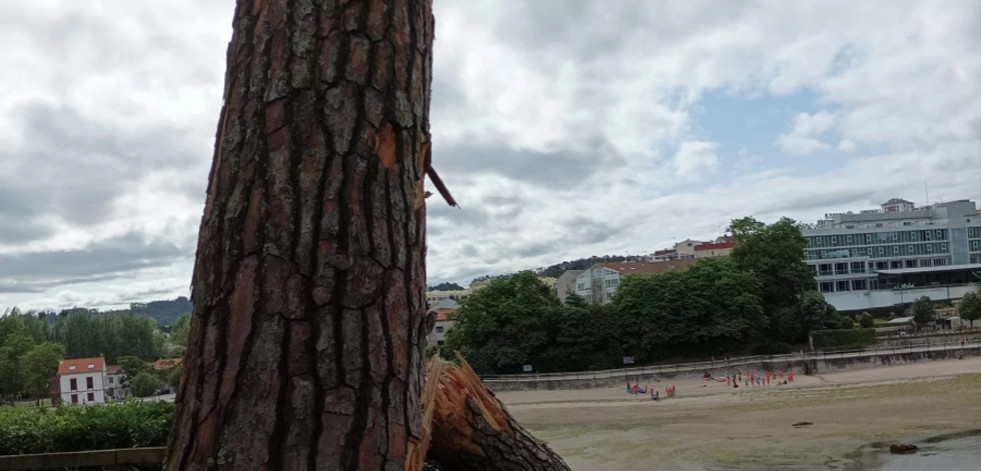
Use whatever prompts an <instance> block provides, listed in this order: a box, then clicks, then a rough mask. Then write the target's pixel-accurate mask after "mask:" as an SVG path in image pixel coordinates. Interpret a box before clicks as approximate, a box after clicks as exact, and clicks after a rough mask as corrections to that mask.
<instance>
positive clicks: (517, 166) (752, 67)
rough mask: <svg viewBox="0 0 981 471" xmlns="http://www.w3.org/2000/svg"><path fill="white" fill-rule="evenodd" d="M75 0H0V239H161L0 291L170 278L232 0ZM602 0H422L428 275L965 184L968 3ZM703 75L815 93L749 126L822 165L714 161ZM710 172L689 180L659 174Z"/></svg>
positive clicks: (183, 282) (115, 293)
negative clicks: (97, 275) (456, 204)
mask: <svg viewBox="0 0 981 471" xmlns="http://www.w3.org/2000/svg"><path fill="white" fill-rule="evenodd" d="M76 3H77V2H67V3H66V2H58V1H55V0H48V1H41V0H38V1H33V2H0V41H2V42H3V44H5V47H4V48H3V49H2V50H0V89H3V90H12V91H16V92H15V93H6V94H2V95H0V141H2V142H3V143H4V145H3V146H2V148H0V181H3V182H4V184H3V185H0V227H4V228H5V229H4V230H3V232H2V233H0V257H3V256H8V257H10V256H14V255H15V254H17V256H21V255H22V254H34V255H35V256H41V255H45V254H50V253H51V252H53V251H59V250H60V251H71V250H74V251H81V252H84V251H85V250H86V248H89V249H91V248H93V247H96V248H98V247H105V246H106V244H107V243H111V242H112V241H113V240H115V239H114V238H119V237H120V236H121V235H124V234H138V235H139V236H140V239H141V240H140V241H137V240H136V239H137V238H136V237H135V236H134V240H133V241H132V244H130V247H132V250H134V251H137V252H136V253H135V256H139V255H140V254H139V252H138V248H139V247H143V246H146V247H149V248H154V247H157V248H159V247H176V248H178V249H179V251H180V254H181V255H182V257H183V258H181V257H177V258H176V259H174V260H173V261H170V262H168V264H167V265H166V266H160V267H152V268H139V269H133V270H129V271H125V272H122V273H115V274H113V275H112V278H111V279H108V280H104V281H90V282H77V283H72V284H63V285H56V286H53V287H51V288H50V289H47V290H45V291H43V292H39V293H21V292H17V293H9V292H8V293H5V292H0V309H2V308H3V307H4V306H8V305H13V304H20V305H21V306H22V307H63V306H66V305H71V304H74V303H77V304H79V305H82V304H88V305H91V306H96V305H112V304H115V303H125V302H127V301H126V300H127V299H130V298H131V297H132V296H136V295H142V296H154V297H157V298H163V297H167V296H171V297H172V296H176V295H186V294H187V285H188V284H189V273H190V258H191V257H192V256H193V254H194V248H195V244H194V241H195V236H196V229H197V224H198V222H199V220H200V211H201V206H202V202H203V198H204V187H205V183H206V177H207V171H208V166H209V164H210V159H211V153H212V143H213V139H214V127H215V122H216V120H217V117H218V111H219V106H220V100H221V90H222V80H223V77H224V65H225V64H224V61H225V58H224V55H225V48H226V46H227V42H228V38H229V33H230V30H229V25H230V20H231V17H232V8H233V6H234V5H233V2H227V1H223V0H174V1H172V2H127V1H124V0H114V1H106V2H102V3H100V4H99V7H92V6H91V5H88V6H86V5H83V4H82V3H78V4H76ZM617 5H618V8H610V7H609V5H608V2H602V1H599V0H594V1H588V2H587V1H582V2H575V6H574V7H573V6H570V3H569V2H567V1H565V0H524V1H518V0H515V1H513V2H508V8H507V9H505V8H501V6H500V2H496V1H492V0H472V1H467V2H456V1H451V0H437V4H436V12H435V13H436V21H437V40H436V46H435V47H436V54H435V59H434V70H435V72H434V84H433V107H432V110H433V111H432V117H431V120H432V126H431V127H432V131H433V135H434V160H435V165H436V167H437V168H438V169H439V170H440V173H441V175H442V176H443V178H444V180H445V181H446V182H447V184H448V185H449V186H450V189H451V190H452V191H453V193H454V196H456V197H457V199H458V200H460V201H461V203H462V205H463V210H455V209H453V210H446V209H443V208H441V207H440V206H439V205H440V204H441V203H440V202H439V201H438V200H437V199H435V198H431V199H430V201H429V206H430V210H429V237H430V238H429V244H428V245H429V247H430V253H429V257H428V270H429V275H430V278H431V279H432V280H433V281H437V280H452V281H458V282H463V283H466V282H467V281H469V279H471V278H472V277H474V276H477V275H481V274H485V273H499V272H507V271H512V270H516V269H521V268H529V267H536V266H541V265H548V264H551V263H555V262H559V261H561V260H564V259H570V258H577V257H582V256H589V255H594V254H602V253H625V252H632V253H644V252H649V251H650V250H652V249H653V248H654V247H653V245H654V244H656V243H657V241H664V240H671V239H672V238H684V237H687V236H689V235H698V234H713V233H715V232H718V231H719V230H720V227H721V226H724V225H725V224H726V222H727V221H728V220H729V219H730V218H732V217H737V216H742V215H747V214H754V215H756V216H759V217H764V218H766V217H777V216H780V215H787V216H791V217H797V218H804V219H812V218H815V217H817V216H818V215H820V214H823V213H825V212H829V211H831V210H836V209H839V210H849V209H852V210H854V209H861V208H863V207H870V206H875V205H876V204H878V203H880V202H881V201H880V200H884V199H887V198H889V197H892V196H906V197H907V198H914V199H915V194H917V193H918V192H919V189H920V188H922V185H923V181H928V182H929V183H930V186H931V188H940V187H942V188H944V189H945V192H946V196H947V197H948V198H981V188H979V186H978V184H977V182H978V181H981V164H979V163H978V160H977V159H978V155H981V80H979V77H981V52H979V51H981V36H978V35H977V34H976V33H977V31H978V30H979V29H981V3H979V2H964V1H961V0H923V1H910V2H894V1H891V0H869V1H863V2H853V1H847V0H828V1H822V2H763V3H759V2H757V3H753V2H749V3H747V2H740V3H735V2H726V1H722V0H692V1H667V2H648V1H644V0H623V2H618V3H617ZM716 90H725V91H727V92H729V93H732V94H735V95H736V96H752V95H756V96H759V95H770V96H786V95H788V94H793V93H797V92H806V93H808V94H809V95H812V96H814V97H815V100H816V102H817V105H818V106H819V107H820V108H819V109H820V110H823V111H816V110H794V111H798V112H802V113H801V114H800V115H798V116H797V117H795V119H794V120H793V122H792V123H787V125H788V128H789V129H788V132H787V133H786V134H784V135H783V136H779V137H774V136H773V135H764V136H763V138H764V139H766V140H771V139H776V141H777V149H779V150H780V151H782V152H783V153H785V154H793V155H798V154H799V155H803V154H808V153H812V152H816V151H822V152H828V153H837V154H834V155H836V156H838V157H840V158H841V159H840V161H841V162H844V163H843V164H841V166H840V168H831V167H824V168H820V167H819V168H818V170H815V167H814V165H813V161H812V160H810V159H781V157H782V156H781V155H779V154H778V155H772V154H774V153H776V152H771V151H769V150H761V149H754V151H755V152H759V153H761V154H763V156H762V157H759V156H756V155H755V154H753V153H752V152H749V151H748V150H747V152H740V153H738V154H737V155H735V156H731V157H732V159H731V160H732V161H731V163H732V165H731V166H729V168H728V169H727V170H729V169H731V170H732V171H733V172H732V173H728V172H726V173H725V175H724V176H725V179H722V175H721V174H720V172H717V171H716V169H717V168H718V167H719V166H720V162H719V160H720V159H723V160H724V161H725V162H726V163H730V161H729V157H730V156H728V155H726V154H725V153H724V150H725V149H736V148H739V147H738V146H740V145H741V144H737V145H735V146H728V145H727V144H728V143H727V142H726V141H725V140H724V139H723V138H720V137H717V136H711V135H699V134H698V133H697V132H696V129H697V124H698V123H697V122H694V121H693V120H696V119H698V116H699V113H697V112H695V110H694V109H693V108H694V107H695V106H697V105H698V102H699V99H700V98H701V97H702V96H703V95H704V93H705V92H707V91H716ZM25 110H35V113H34V114H30V113H27V112H26V111H25ZM37 110H42V111H45V110H46V112H45V113H38V112H36V111H37ZM832 110H833V111H832ZM710 111H711V110H710ZM803 111H811V112H812V113H803ZM32 116H33V118H32ZM68 116H71V117H72V119H68V118H66V117H68ZM53 118H59V119H53ZM73 129H76V130H78V131H76V132H74V133H73V132H70V130H73ZM160 130H168V131H167V132H166V133H161V132H159V131H160ZM754 132H760V133H763V132H767V130H765V129H762V127H758V128H754ZM664 149H676V151H675V152H674V153H667V154H665V153H664ZM866 149H875V150H876V153H875V154H870V153H868V151H866ZM720 152H722V154H721V155H719V153H720ZM773 161H778V162H779V165H780V166H781V168H766V167H763V166H764V165H766V163H767V162H773ZM807 164H810V166H807ZM771 165H772V164H771ZM712 171H716V172H715V173H714V174H713V177H712V178H707V179H703V180H701V181H699V182H698V183H699V184H698V186H697V192H696V190H695V189H694V188H695V187H694V185H690V184H686V185H680V184H679V182H689V183H690V182H691V181H692V179H694V177H696V176H699V175H703V174H708V173H710V172H712ZM754 172H755V173H754ZM911 188H915V189H916V190H910V189H911ZM138 242H139V243H138ZM141 244H142V245H141ZM143 250H148V249H143ZM169 253H170V252H167V251H162V254H163V255H161V258H160V260H166V258H165V256H166V255H167V254H169ZM49 258H50V257H49ZM20 260H23V259H20ZM161 263H163V262H161ZM0 265H2V262H0ZM2 269H3V267H2V266H0V270H2ZM81 270H82V269H81V268H79V270H78V271H81ZM35 274H36V273H35ZM2 276H3V275H2V274H0V277H2ZM0 281H2V280H0ZM16 281H21V280H16ZM0 291H2V286H0ZM166 293H170V294H169V295H168V294H166Z"/></svg>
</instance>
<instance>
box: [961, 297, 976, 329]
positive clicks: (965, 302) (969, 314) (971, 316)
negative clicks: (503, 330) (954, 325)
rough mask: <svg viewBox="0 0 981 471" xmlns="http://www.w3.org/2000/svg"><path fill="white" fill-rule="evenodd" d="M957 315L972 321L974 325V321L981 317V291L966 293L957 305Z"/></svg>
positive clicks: (972, 325)
mask: <svg viewBox="0 0 981 471" xmlns="http://www.w3.org/2000/svg"><path fill="white" fill-rule="evenodd" d="M957 315H959V316H960V317H961V319H964V320H966V321H970V322H971V327H974V321H976V320H978V319H981V293H979V292H977V291H971V292H969V293H967V294H965V295H964V297H963V298H961V302H960V303H959V304H958V305H957Z"/></svg>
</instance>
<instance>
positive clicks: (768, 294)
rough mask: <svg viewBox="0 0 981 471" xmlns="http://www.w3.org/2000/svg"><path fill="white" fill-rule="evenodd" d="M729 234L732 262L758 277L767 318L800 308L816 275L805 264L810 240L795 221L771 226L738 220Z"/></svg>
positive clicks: (811, 288)
mask: <svg viewBox="0 0 981 471" xmlns="http://www.w3.org/2000/svg"><path fill="white" fill-rule="evenodd" d="M729 232H730V233H731V234H732V236H733V238H734V239H735V244H736V245H735V247H734V248H733V250H732V254H731V256H730V258H731V259H732V260H733V261H734V262H735V263H736V266H737V267H738V268H739V269H741V270H743V271H747V272H750V273H753V274H755V275H756V277H757V279H758V280H759V282H760V283H761V286H762V292H761V296H762V298H763V307H764V309H765V311H766V313H767V315H769V316H771V317H773V316H776V315H778V314H779V311H780V310H781V309H786V308H794V307H796V306H798V305H799V303H800V300H801V297H802V296H803V294H804V293H805V292H807V291H809V290H813V289H814V286H815V284H814V271H813V270H812V269H811V268H810V267H809V266H808V265H807V264H806V263H805V262H804V249H805V247H806V246H807V240H806V239H805V238H804V236H803V235H802V234H801V231H800V228H799V227H798V225H797V223H796V222H795V221H794V220H793V219H789V218H781V219H780V220H779V221H777V222H775V223H773V224H770V225H766V224H764V223H762V222H760V221H757V220H756V219H754V218H752V217H746V218H742V219H735V220H733V221H732V223H731V224H730V225H729Z"/></svg>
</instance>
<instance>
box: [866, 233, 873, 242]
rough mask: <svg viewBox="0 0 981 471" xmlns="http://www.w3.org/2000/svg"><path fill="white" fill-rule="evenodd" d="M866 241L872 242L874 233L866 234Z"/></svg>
mask: <svg viewBox="0 0 981 471" xmlns="http://www.w3.org/2000/svg"><path fill="white" fill-rule="evenodd" d="M865 243H866V244H871V243H872V234H865Z"/></svg>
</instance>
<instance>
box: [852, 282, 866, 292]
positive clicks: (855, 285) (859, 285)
mask: <svg viewBox="0 0 981 471" xmlns="http://www.w3.org/2000/svg"><path fill="white" fill-rule="evenodd" d="M852 291H865V280H852Z"/></svg>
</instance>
